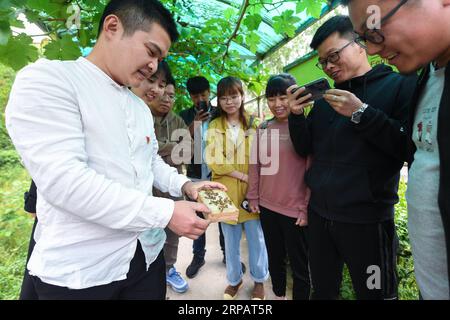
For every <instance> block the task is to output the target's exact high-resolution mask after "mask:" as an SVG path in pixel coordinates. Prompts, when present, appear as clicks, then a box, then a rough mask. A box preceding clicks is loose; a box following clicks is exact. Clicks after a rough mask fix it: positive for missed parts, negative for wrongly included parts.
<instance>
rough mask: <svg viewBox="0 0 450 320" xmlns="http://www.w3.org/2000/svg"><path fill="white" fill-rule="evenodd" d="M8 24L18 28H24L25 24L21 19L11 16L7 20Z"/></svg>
mask: <svg viewBox="0 0 450 320" xmlns="http://www.w3.org/2000/svg"><path fill="white" fill-rule="evenodd" d="M9 24H10V25H11V27H15V28H19V29H25V25H24V24H23V21H21V20H19V19H14V18H11V19H10V20H9Z"/></svg>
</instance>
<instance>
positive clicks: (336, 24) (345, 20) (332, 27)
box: [310, 15, 355, 50]
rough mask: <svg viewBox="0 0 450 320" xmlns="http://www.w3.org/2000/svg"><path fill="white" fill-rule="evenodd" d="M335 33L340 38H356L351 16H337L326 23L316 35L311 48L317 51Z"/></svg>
mask: <svg viewBox="0 0 450 320" xmlns="http://www.w3.org/2000/svg"><path fill="white" fill-rule="evenodd" d="M335 32H337V33H339V36H340V37H344V38H348V39H349V40H352V39H354V38H355V34H354V33H353V25H352V22H351V20H350V18H349V16H344V15H337V16H334V17H332V18H330V19H328V20H327V21H325V23H324V24H323V25H321V26H320V28H319V29H317V31H316V33H315V34H314V37H313V39H312V41H311V44H310V47H311V48H312V49H314V50H317V48H318V47H319V46H320V45H321V44H322V43H323V42H324V41H325V40H326V39H328V37H329V36H331V35H332V34H333V33H335Z"/></svg>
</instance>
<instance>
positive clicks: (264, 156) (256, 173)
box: [247, 120, 310, 218]
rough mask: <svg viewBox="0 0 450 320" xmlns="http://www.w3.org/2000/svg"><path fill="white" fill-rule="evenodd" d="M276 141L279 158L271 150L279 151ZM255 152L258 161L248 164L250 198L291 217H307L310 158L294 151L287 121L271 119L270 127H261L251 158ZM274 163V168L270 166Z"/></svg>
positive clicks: (254, 142) (254, 156) (254, 141)
mask: <svg viewBox="0 0 450 320" xmlns="http://www.w3.org/2000/svg"><path fill="white" fill-rule="evenodd" d="M276 130H278V132H279V137H278V139H277V135H276V132H277V131H276ZM277 143H278V144H279V149H278V150H279V151H278V154H279V156H278V160H277V156H276V155H275V154H272V152H276V151H277V148H276V144H277ZM258 145H259V147H258ZM271 146H273V147H271ZM258 149H259V153H258V152H257V150H258ZM271 149H272V150H271ZM256 154H258V160H257V161H256V162H257V164H255V161H254V160H253V161H251V163H250V167H249V174H248V175H249V179H248V184H249V185H248V191H247V199H248V200H258V204H259V205H260V206H263V207H265V208H267V209H270V210H272V211H275V212H278V213H280V214H283V215H285V216H288V217H291V218H299V217H302V218H304V217H306V215H307V208H308V201H309V196H310V191H309V189H308V187H307V186H306V184H305V181H304V175H305V172H306V170H307V168H308V164H309V161H308V159H305V158H302V157H300V156H299V155H298V154H297V153H296V152H295V150H294V146H293V145H292V141H291V138H290V136H289V127H288V122H287V121H286V122H279V121H277V120H272V121H270V122H269V124H268V125H267V129H258V131H257V138H255V139H254V140H253V145H252V159H255V158H256ZM269 160H270V161H269ZM277 162H278V166H277ZM271 166H272V168H274V169H272V170H268V168H269V167H271ZM277 167H278V170H276V169H277ZM264 171H266V172H264ZM270 171H271V172H270Z"/></svg>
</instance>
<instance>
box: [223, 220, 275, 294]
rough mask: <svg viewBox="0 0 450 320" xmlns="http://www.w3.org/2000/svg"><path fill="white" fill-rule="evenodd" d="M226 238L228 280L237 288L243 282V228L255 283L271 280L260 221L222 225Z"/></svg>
mask: <svg viewBox="0 0 450 320" xmlns="http://www.w3.org/2000/svg"><path fill="white" fill-rule="evenodd" d="M221 225H222V231H223V236H224V238H225V256H226V258H227V279H228V282H229V284H230V285H232V286H235V285H237V284H238V283H239V282H241V280H242V276H243V273H242V266H241V253H240V243H241V237H242V228H244V230H245V235H246V238H247V244H248V257H249V265H250V277H251V278H252V279H253V281H255V282H264V281H266V280H267V279H268V278H269V270H268V260H267V250H266V244H265V242H264V235H263V232H262V228H261V222H260V221H259V220H250V221H246V222H244V223H240V224H237V225H231V224H227V223H222V224H221Z"/></svg>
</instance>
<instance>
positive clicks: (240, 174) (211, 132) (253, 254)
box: [205, 77, 269, 300]
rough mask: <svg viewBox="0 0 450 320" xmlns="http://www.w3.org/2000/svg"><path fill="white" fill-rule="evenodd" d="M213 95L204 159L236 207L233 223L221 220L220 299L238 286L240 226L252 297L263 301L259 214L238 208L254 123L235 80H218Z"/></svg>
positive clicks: (231, 294)
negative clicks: (214, 113)
mask: <svg viewBox="0 0 450 320" xmlns="http://www.w3.org/2000/svg"><path fill="white" fill-rule="evenodd" d="M217 98H218V107H219V111H220V112H219V116H218V117H217V118H216V119H214V120H213V121H211V123H210V124H209V128H208V133H207V148H206V150H205V159H206V162H207V164H208V166H209V168H210V169H211V171H212V180H213V181H217V182H220V183H222V184H224V185H225V186H226V187H227V188H228V195H229V196H230V198H231V200H232V201H233V202H234V204H235V206H236V207H238V208H239V220H238V222H237V223H235V222H234V223H233V222H225V223H221V228H222V232H223V235H224V238H225V256H226V261H227V264H226V267H227V280H228V283H229V285H228V286H227V288H226V289H225V293H224V299H226V300H231V299H234V298H235V297H236V295H237V293H238V290H239V288H240V287H241V286H242V276H243V272H242V267H241V262H240V261H241V259H240V240H241V237H242V230H243V229H244V230H245V235H246V238H247V243H248V253H249V265H250V276H251V278H252V279H253V281H254V282H255V285H254V288H253V291H252V299H253V300H259V299H260V300H263V299H264V298H265V294H264V285H263V283H264V281H266V280H267V278H268V277H269V272H268V260H267V251H266V245H265V243H264V235H263V232H262V228H261V223H260V221H259V213H250V212H247V211H246V210H244V209H242V208H241V203H242V202H243V201H244V200H245V195H246V193H247V186H248V185H247V183H248V166H249V161H250V147H251V142H252V139H253V136H254V132H255V129H256V127H257V125H256V123H255V121H253V119H252V118H251V117H249V116H248V115H247V113H246V112H245V109H244V90H243V87H242V82H241V81H240V80H239V79H237V78H234V77H226V78H223V79H222V80H220V81H219V83H218V85H217Z"/></svg>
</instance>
